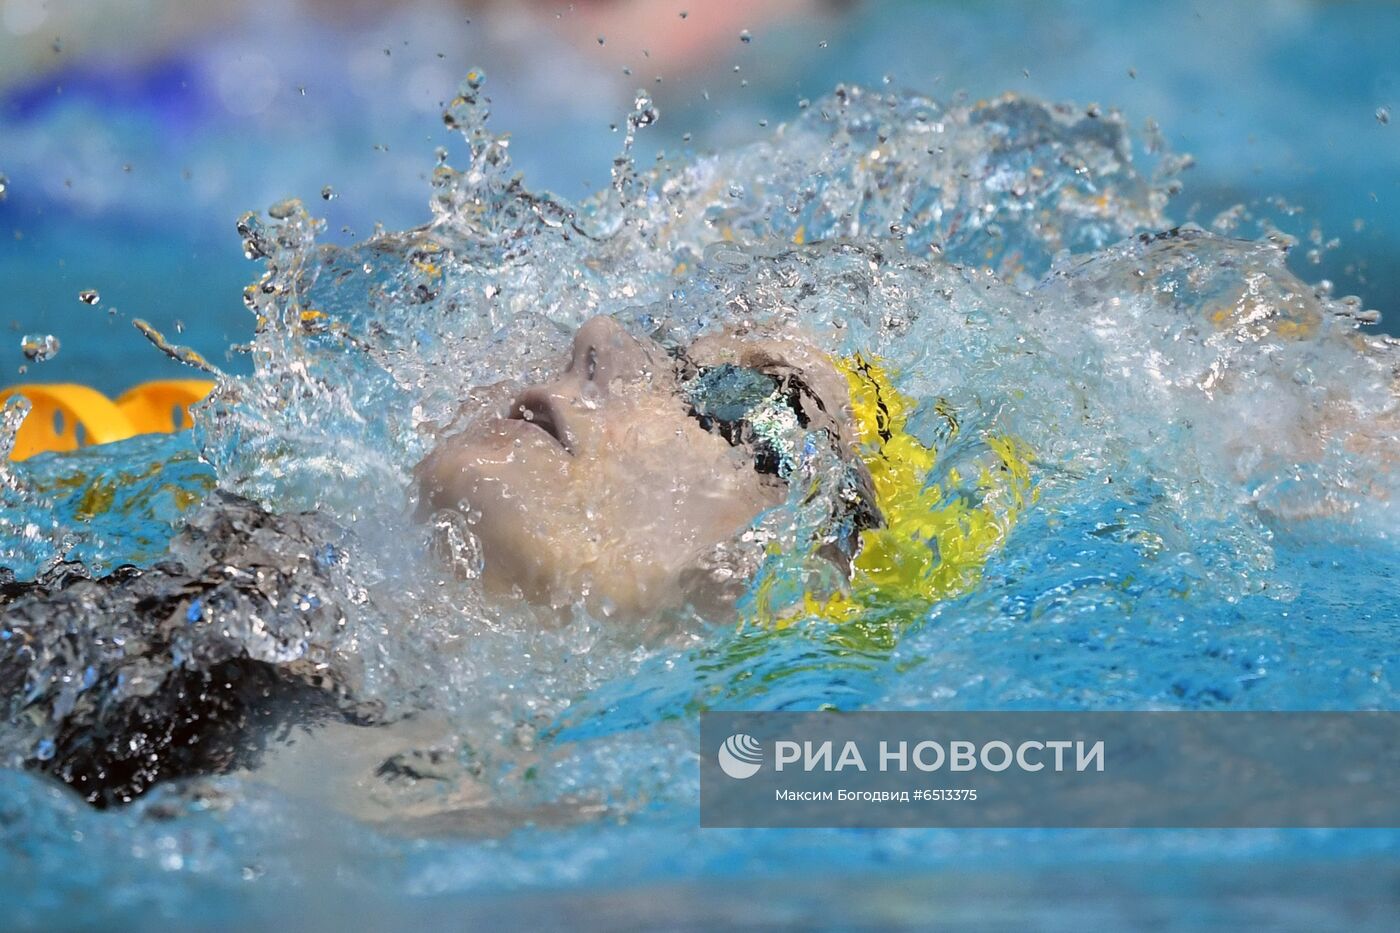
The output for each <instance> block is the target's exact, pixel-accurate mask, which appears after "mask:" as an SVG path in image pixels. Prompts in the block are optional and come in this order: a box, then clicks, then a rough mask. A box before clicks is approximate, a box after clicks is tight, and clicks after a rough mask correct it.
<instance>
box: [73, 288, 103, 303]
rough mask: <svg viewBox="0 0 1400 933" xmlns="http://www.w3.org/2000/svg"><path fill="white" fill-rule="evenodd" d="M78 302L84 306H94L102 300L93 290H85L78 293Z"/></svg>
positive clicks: (95, 290)
mask: <svg viewBox="0 0 1400 933" xmlns="http://www.w3.org/2000/svg"><path fill="white" fill-rule="evenodd" d="M78 300H79V301H81V302H82V303H83V304H85V305H95V304H97V303H98V302H99V301H101V300H102V296H101V295H99V294H98V293H97V289H95V288H85V289H83V290H82V291H80V292H78Z"/></svg>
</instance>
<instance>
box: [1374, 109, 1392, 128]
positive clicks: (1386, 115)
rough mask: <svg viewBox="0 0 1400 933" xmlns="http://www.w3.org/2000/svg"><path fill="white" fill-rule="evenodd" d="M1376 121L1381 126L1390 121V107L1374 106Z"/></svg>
mask: <svg viewBox="0 0 1400 933" xmlns="http://www.w3.org/2000/svg"><path fill="white" fill-rule="evenodd" d="M1376 122H1377V123H1379V124H1380V125H1381V126H1385V125H1386V124H1387V123H1389V122H1390V108H1389V107H1377V108H1376Z"/></svg>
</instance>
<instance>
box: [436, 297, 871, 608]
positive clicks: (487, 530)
mask: <svg viewBox="0 0 1400 933" xmlns="http://www.w3.org/2000/svg"><path fill="white" fill-rule="evenodd" d="M688 355H689V359H690V360H691V361H692V362H693V363H694V364H695V365H699V366H710V365H717V364H719V363H721V362H734V363H736V364H741V365H746V366H753V367H755V368H759V369H763V370H764V371H773V372H776V371H779V370H783V369H788V370H800V371H801V372H803V374H804V378H805V379H806V381H807V383H808V384H810V385H811V386H812V387H813V389H814V392H815V394H817V395H820V396H822V397H823V402H822V403H821V404H820V405H816V406H809V407H812V408H813V410H814V414H815V416H816V417H815V418H814V419H813V420H814V421H815V422H816V424H815V426H819V427H826V428H827V429H828V430H829V431H830V432H831V433H832V435H833V436H838V437H840V438H842V439H845V438H846V437H848V436H849V427H848V425H849V414H848V409H849V400H848V398H847V396H846V390H845V387H844V382H843V381H842V377H841V376H840V375H839V374H838V373H836V372H835V370H834V369H832V368H831V366H830V364H829V363H828V362H826V360H825V357H824V356H822V354H820V352H819V351H816V350H814V349H813V348H812V347H811V346H810V345H808V344H806V343H804V342H803V341H801V340H800V339H798V338H795V337H792V336H777V337H775V336H772V335H767V336H762V337H744V336H736V335H733V334H725V335H719V336H716V337H711V338H704V339H702V340H700V341H697V342H696V343H695V344H693V345H692V346H691V348H690V349H689V354H688ZM818 408H819V409H820V410H816V409H818ZM418 479H419V484H420V489H421V495H422V498H423V501H424V503H425V505H426V507H427V508H428V509H429V510H435V509H444V508H446V509H456V510H459V511H460V512H461V513H462V514H463V515H465V516H466V518H467V521H468V524H469V525H470V527H471V529H472V532H473V533H474V534H475V535H476V536H477V537H478V538H479V540H480V541H481V546H482V552H483V555H484V558H485V567H484V571H483V581H484V583H485V585H486V587H487V589H488V591H490V592H493V593H497V594H509V593H513V592H515V591H516V590H518V591H519V593H520V594H521V595H523V596H524V597H525V598H527V599H529V600H531V601H533V602H537V603H541V604H544V605H549V606H555V607H563V606H567V605H570V604H572V603H575V602H577V601H579V600H582V601H583V602H584V603H585V605H587V606H588V608H589V609H590V610H591V611H594V612H597V613H601V614H603V615H610V616H621V617H632V618H636V617H644V616H647V615H650V614H653V613H655V612H658V611H660V610H664V609H667V608H672V607H676V606H680V605H684V604H687V603H690V604H694V605H697V608H702V609H706V610H709V609H713V608H715V607H714V606H713V605H712V604H713V603H714V602H716V601H718V602H723V601H724V600H725V598H726V597H725V595H723V591H724V590H725V589H726V588H725V587H722V586H719V587H717V586H715V583H716V581H715V580H713V579H706V578H707V576H709V575H707V574H704V573H698V572H697V570H696V568H697V567H698V566H700V565H701V564H702V563H703V562H704V561H705V558H706V557H707V555H710V554H712V553H713V552H714V551H715V549H716V548H719V547H722V546H723V545H724V544H725V543H726V542H729V541H731V540H733V539H734V537H735V536H736V535H738V534H740V533H742V532H743V531H744V530H745V529H746V528H747V527H749V525H750V524H751V523H752V522H753V520H754V519H755V518H756V517H757V516H758V515H759V513H760V512H762V511H763V510H764V509H767V508H770V507H772V506H774V505H777V504H778V503H780V502H782V501H783V500H784V498H785V497H786V494H787V493H786V486H785V484H784V483H783V482H782V481H780V480H778V479H777V477H775V476H773V475H771V474H764V473H760V472H758V471H756V469H755V458H754V454H753V452H752V451H751V450H750V449H749V448H748V447H746V446H744V445H736V446H731V445H730V443H729V442H728V441H726V440H725V439H724V438H723V437H721V436H719V435H718V434H717V433H711V432H710V431H707V430H706V429H705V428H704V427H702V426H701V423H700V422H699V421H698V420H697V419H696V418H695V417H693V415H692V413H691V412H690V409H689V405H688V403H687V401H686V400H685V399H684V397H683V396H682V394H681V392H680V384H679V379H678V376H677V366H676V362H675V361H674V360H673V359H672V358H671V357H670V356H668V355H667V353H666V352H665V351H664V350H663V349H662V347H661V346H660V345H659V344H657V343H655V342H654V341H651V340H649V339H646V338H638V337H635V336H633V335H631V334H629V333H628V332H627V331H625V330H624V329H623V328H622V327H621V326H620V325H618V324H617V323H616V322H614V321H613V320H611V319H610V318H601V317H600V318H594V319H592V320H590V321H588V322H586V323H585V324H584V325H583V326H582V327H580V328H579V330H578V333H577V334H576V335H575V338H574V343H573V350H572V354H571V358H570V360H569V363H568V365H567V366H566V367H565V368H564V370H563V371H562V372H561V373H560V374H559V375H558V376H557V377H556V378H555V379H553V380H551V381H549V382H545V383H543V384H539V385H534V386H531V387H529V388H527V389H526V390H525V391H523V392H522V393H520V395H519V396H517V397H516V398H515V399H514V400H513V401H512V402H511V404H510V408H509V411H508V412H507V413H506V414H505V416H504V417H497V418H492V419H489V420H487V421H485V422H484V423H481V424H478V425H476V426H474V427H473V428H471V429H469V430H468V431H466V432H464V433H463V434H460V435H457V436H455V437H451V438H448V439H446V440H445V441H443V442H442V443H441V444H440V445H439V446H438V448H437V449H436V450H435V451H434V452H433V453H432V454H431V455H430V456H429V457H428V458H427V459H426V460H425V461H424V462H423V463H422V464H421V465H420V466H419V469H418Z"/></svg>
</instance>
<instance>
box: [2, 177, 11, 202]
mask: <svg viewBox="0 0 1400 933" xmlns="http://www.w3.org/2000/svg"><path fill="white" fill-rule="evenodd" d="M9 190H10V179H9V178H8V177H6V175H5V173H4V172H0V201H3V200H5V192H6V191H9Z"/></svg>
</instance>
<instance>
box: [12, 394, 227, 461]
mask: <svg viewBox="0 0 1400 933" xmlns="http://www.w3.org/2000/svg"><path fill="white" fill-rule="evenodd" d="M213 388H214V383H212V382H209V381H207V380H204V379H161V380H156V381H154V382H143V383H141V384H140V385H137V386H133V387H132V388H130V389H128V390H127V391H126V392H123V393H122V394H121V396H120V397H118V398H117V400H116V401H115V402H114V401H112V400H111V399H109V398H108V397H107V396H105V395H103V394H102V393H101V392H98V391H97V390H96V389H92V388H89V387H87V386H83V385H77V384H76V383H71V382H59V383H39V384H33V385H17V386H10V387H9V388H6V389H0V403H3V402H5V401H6V400H8V399H9V398H10V397H11V396H13V395H23V396H24V397H25V398H27V399H29V403H30V405H31V406H32V407H31V408H30V410H29V414H28V415H26V416H25V418H24V423H23V424H21V425H20V428H19V433H18V434H17V435H16V436H15V446H14V450H13V451H11V453H10V459H11V460H24V459H26V458H28V457H32V456H34V455H35V454H41V453H48V452H49V451H66V450H77V449H78V448H79V447H88V446H91V445H93V444H109V443H111V442H112V441H120V440H125V439H126V438H128V437H134V436H135V435H137V434H168V433H170V432H172V431H180V430H183V429H185V428H188V427H190V425H192V424H193V423H194V422H193V420H192V419H191V418H190V406H191V405H193V404H194V403H195V402H198V401H200V400H201V399H203V398H204V397H205V396H206V395H208V394H209V393H210V392H211V391H212V390H213Z"/></svg>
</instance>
